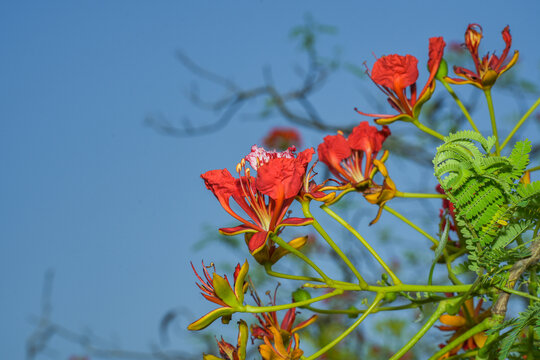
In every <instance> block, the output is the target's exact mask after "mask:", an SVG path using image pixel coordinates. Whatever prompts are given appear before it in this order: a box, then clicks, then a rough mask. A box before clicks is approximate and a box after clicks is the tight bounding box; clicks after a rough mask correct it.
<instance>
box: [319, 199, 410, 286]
mask: <svg viewBox="0 0 540 360" xmlns="http://www.w3.org/2000/svg"><path fill="white" fill-rule="evenodd" d="M321 209H323V210H324V211H325V212H326V213H327V214H328V215H330V216H331V217H332V218H333V219H334V220H336V221H337V222H338V223H340V224H341V225H342V226H343V227H344V228H346V229H347V230H349V232H350V233H351V234H353V235H354V236H355V237H356V238H357V239H358V240H360V242H361V243H362V245H364V246H365V247H366V249H367V250H368V251H369V252H370V253H371V255H373V257H374V258H375V259H376V260H377V261H378V262H379V264H381V266H382V267H383V269H384V271H386V272H387V273H388V276H390V277H391V278H392V281H393V282H394V284H395V285H400V284H402V282H401V280H399V278H398V277H397V276H396V275H395V274H394V272H393V271H392V270H390V267H388V265H386V263H385V262H384V261H383V260H382V259H381V257H380V256H379V254H377V252H376V251H375V250H374V249H373V248H372V247H371V245H369V243H368V242H367V241H366V240H365V239H364V238H363V237H362V235H360V234H359V233H358V231H356V229H354V228H353V227H352V226H351V225H349V223H347V222H346V221H345V220H343V218H341V217H340V216H339V215H338V214H336V213H335V212H334V211H332V209H330V208H329V207H328V206H326V205H322V206H321Z"/></svg>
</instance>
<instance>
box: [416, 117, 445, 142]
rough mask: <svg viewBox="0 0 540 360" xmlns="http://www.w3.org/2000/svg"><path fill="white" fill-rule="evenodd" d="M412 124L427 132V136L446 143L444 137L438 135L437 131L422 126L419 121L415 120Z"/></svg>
mask: <svg viewBox="0 0 540 360" xmlns="http://www.w3.org/2000/svg"><path fill="white" fill-rule="evenodd" d="M412 123H413V124H414V125H415V126H416V127H417V128H418V129H420V130H422V131H423V132H425V133H426V134H429V135H431V136H434V137H436V138H437V139H439V140H443V141H444V136H443V135H442V134H440V133H438V132H437V131H435V130H433V129H431V128H429V127H427V126H425V125H424V124H422V123H421V122H420V121H418V119H414V120H413V121H412Z"/></svg>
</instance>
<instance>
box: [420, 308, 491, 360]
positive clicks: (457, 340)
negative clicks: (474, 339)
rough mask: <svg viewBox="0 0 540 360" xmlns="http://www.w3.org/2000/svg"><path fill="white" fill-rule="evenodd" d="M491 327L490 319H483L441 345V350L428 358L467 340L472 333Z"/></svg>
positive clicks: (443, 352) (432, 359)
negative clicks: (443, 345)
mask: <svg viewBox="0 0 540 360" xmlns="http://www.w3.org/2000/svg"><path fill="white" fill-rule="evenodd" d="M490 327H491V319H490V318H487V319H484V321H482V322H481V323H480V324H477V325H475V326H474V327H472V328H470V329H469V330H467V331H465V332H464V333H463V334H461V335H459V336H458V337H457V338H455V339H454V340H452V341H450V342H449V343H448V344H447V345H446V346H445V347H443V348H442V349H441V350H439V351H437V352H436V353H435V354H433V355H432V356H431V357H430V358H429V360H435V359H438V358H440V357H441V356H443V355H444V354H446V353H447V352H449V351H450V350H452V349H453V348H455V347H456V346H458V345H459V344H461V343H462V342H464V341H465V340H467V339H468V338H470V337H471V336H473V335H476V334H478V333H480V332H482V331H485V330H487V329H489V328H490Z"/></svg>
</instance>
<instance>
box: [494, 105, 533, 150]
mask: <svg viewBox="0 0 540 360" xmlns="http://www.w3.org/2000/svg"><path fill="white" fill-rule="evenodd" d="M538 105H540V97H539V98H538V99H536V102H535V103H534V104H533V106H531V108H530V109H529V110H528V111H527V112H526V113H525V115H523V117H522V118H521V119H519V121H518V123H517V124H516V126H514V128H513V129H512V131H510V134H508V136H507V137H506V139H504V141H503V143H502V145H501V149H502V148H504V147H505V146H506V144H508V142H509V141H510V140H511V139H512V136H514V134H515V133H516V131H518V129H519V128H520V127H521V125H523V123H524V122H525V120H527V119H528V118H529V116H530V115H531V114H532V113H533V111H534V110H535V109H536V108H537V107H538Z"/></svg>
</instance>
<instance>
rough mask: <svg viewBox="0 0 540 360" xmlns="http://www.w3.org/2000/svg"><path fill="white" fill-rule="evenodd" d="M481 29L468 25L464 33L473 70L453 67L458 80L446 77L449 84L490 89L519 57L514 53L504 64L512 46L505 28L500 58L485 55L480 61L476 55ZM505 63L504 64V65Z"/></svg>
mask: <svg viewBox="0 0 540 360" xmlns="http://www.w3.org/2000/svg"><path fill="white" fill-rule="evenodd" d="M482 37H483V35H482V27H481V26H480V25H478V24H469V26H468V27H467V31H465V46H467V49H468V50H469V52H470V53H471V57H472V59H473V61H474V67H475V70H474V71H472V70H469V69H465V68H462V67H458V66H454V72H455V73H456V75H457V76H460V77H462V78H463V79H459V78H457V79H456V78H449V77H446V78H445V80H446V81H447V82H449V83H451V84H457V85H460V84H471V85H474V86H476V87H478V88H480V89H483V90H486V89H490V88H491V87H492V86H493V84H495V81H497V79H498V78H499V76H501V75H502V74H503V73H504V72H505V71H506V70H508V69H510V68H511V67H512V66H514V64H515V63H516V62H517V60H518V57H519V51H517V50H516V51H514V55H513V56H512V58H511V59H510V60H509V61H508V62H506V58H507V56H508V53H509V51H510V47H511V46H512V36H511V35H510V27H508V26H506V27H505V28H504V29H503V31H502V37H503V40H504V42H505V44H506V46H505V48H504V50H503V53H502V54H501V56H500V57H498V56H497V55H495V54H494V53H493V54H491V55H490V54H489V53H487V54H486V55H485V56H484V57H483V58H482V59H480V55H478V47H479V46H480V40H482ZM505 62H506V63H505Z"/></svg>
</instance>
